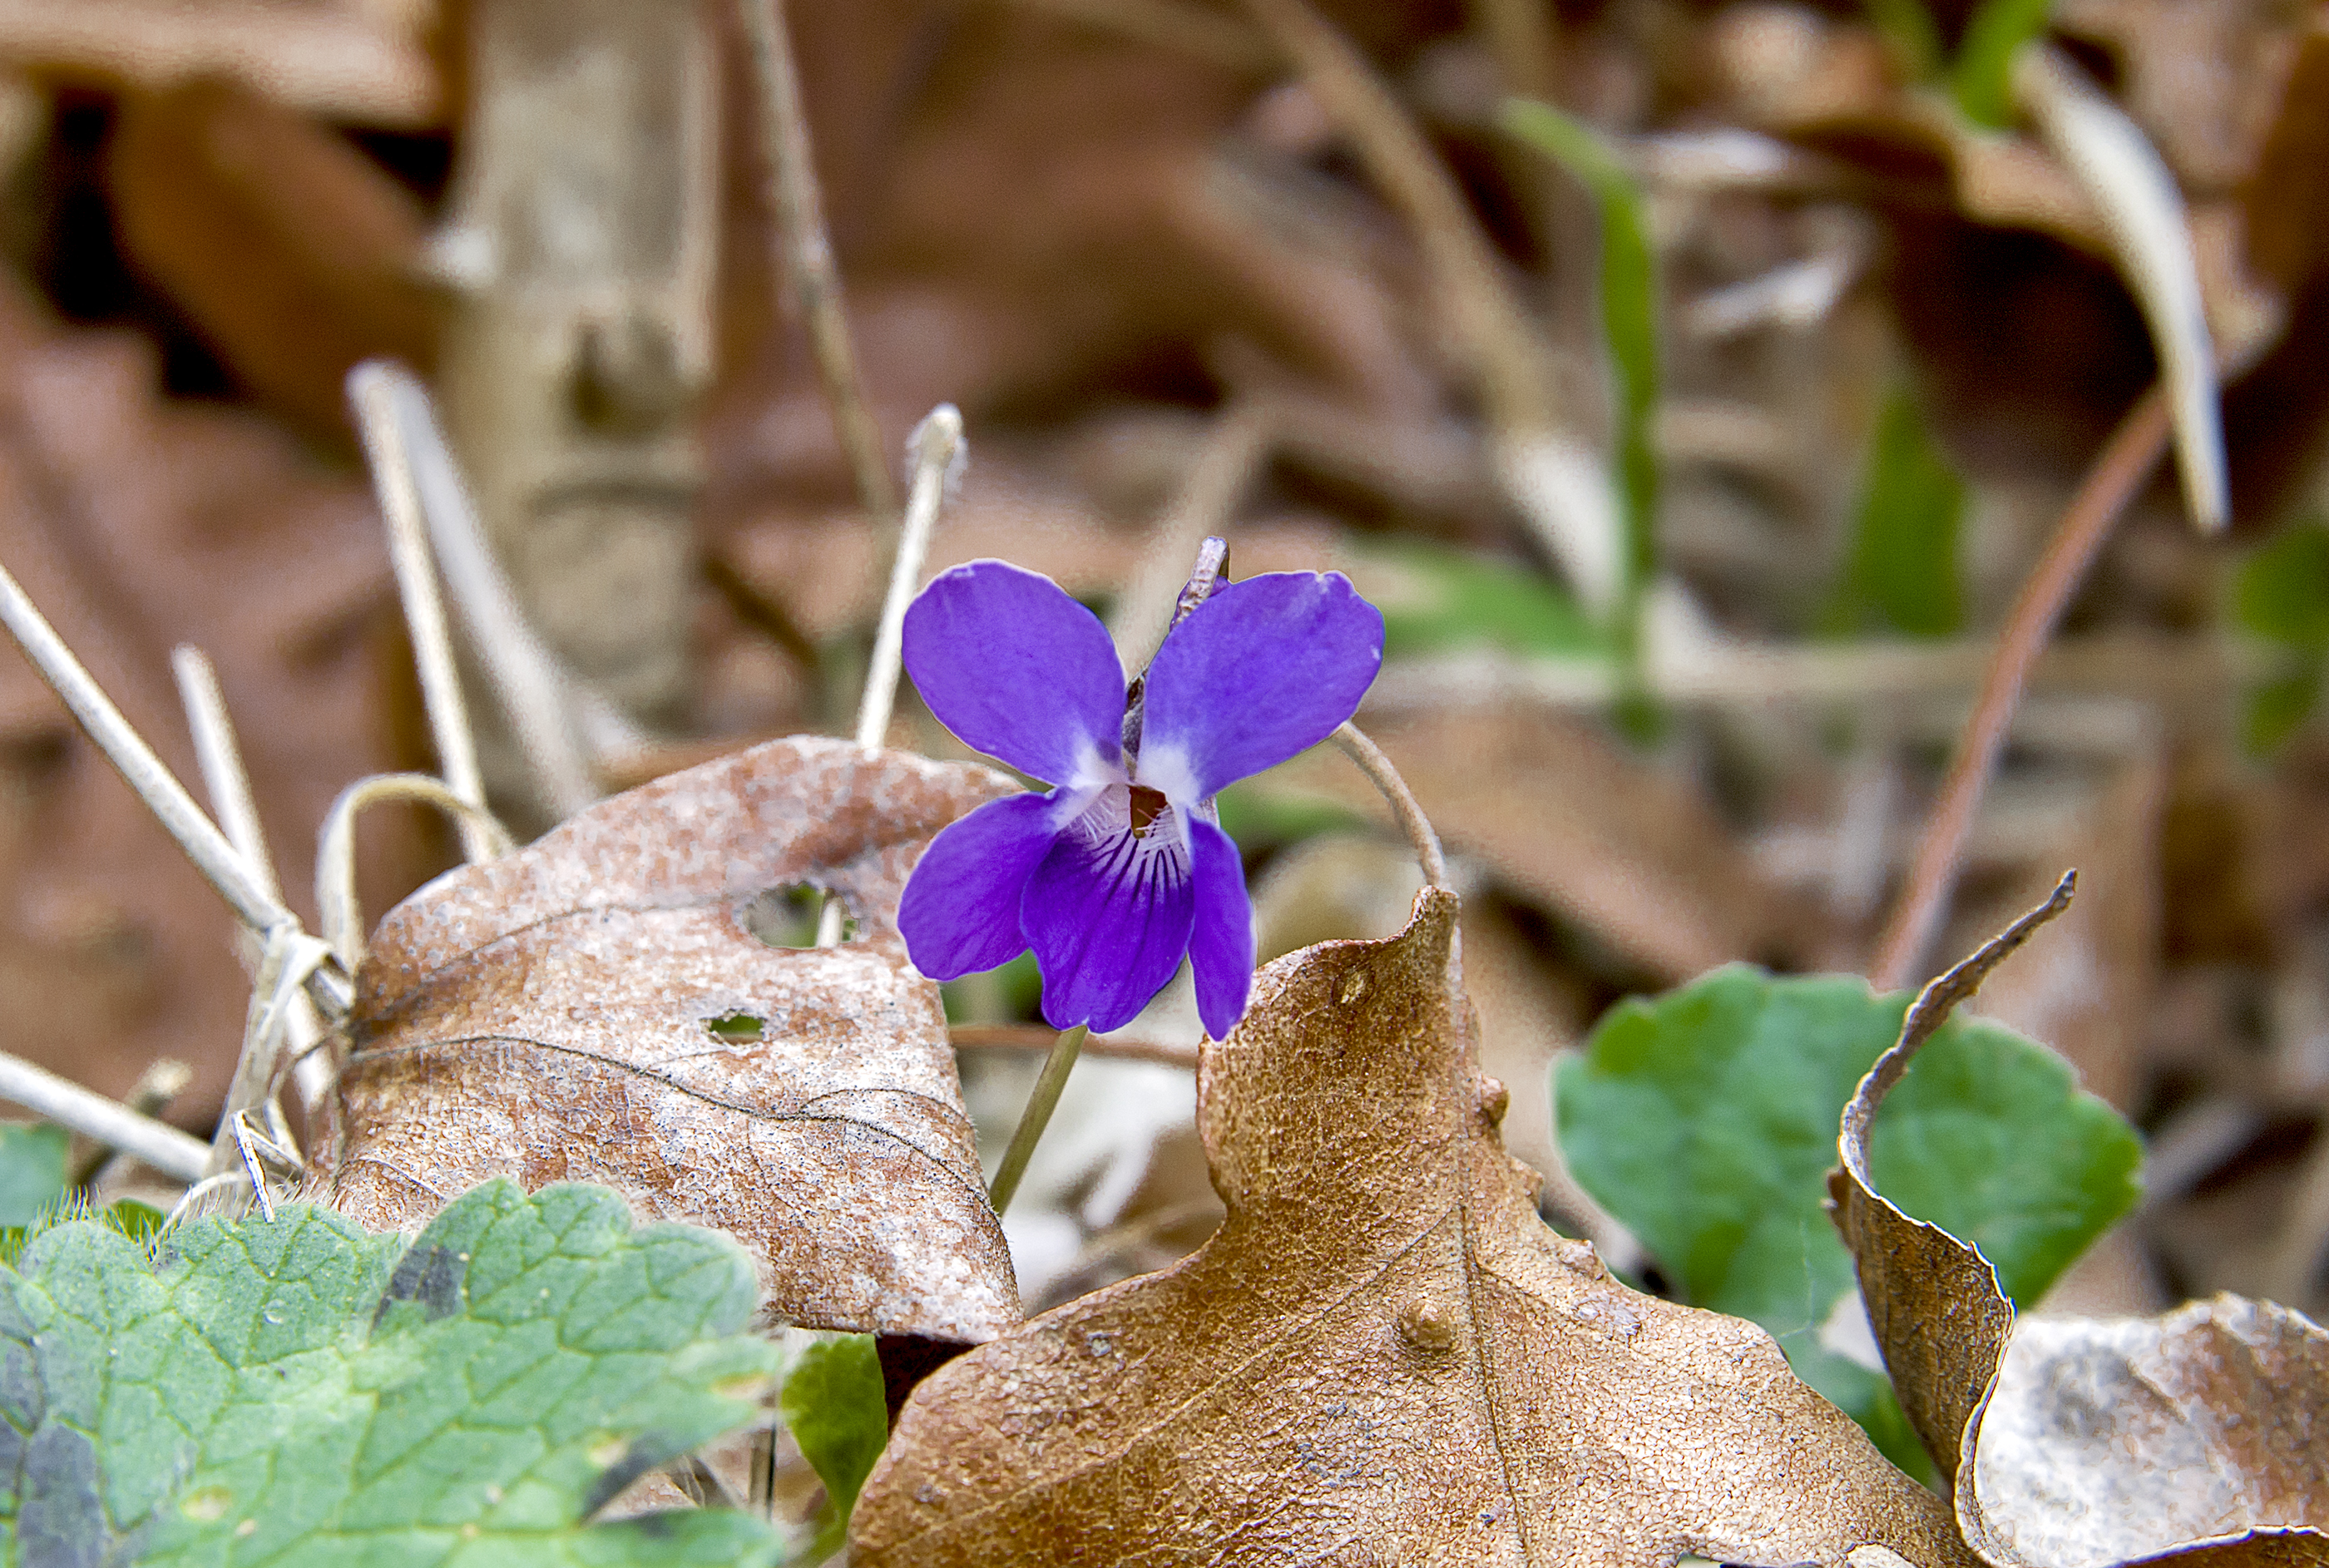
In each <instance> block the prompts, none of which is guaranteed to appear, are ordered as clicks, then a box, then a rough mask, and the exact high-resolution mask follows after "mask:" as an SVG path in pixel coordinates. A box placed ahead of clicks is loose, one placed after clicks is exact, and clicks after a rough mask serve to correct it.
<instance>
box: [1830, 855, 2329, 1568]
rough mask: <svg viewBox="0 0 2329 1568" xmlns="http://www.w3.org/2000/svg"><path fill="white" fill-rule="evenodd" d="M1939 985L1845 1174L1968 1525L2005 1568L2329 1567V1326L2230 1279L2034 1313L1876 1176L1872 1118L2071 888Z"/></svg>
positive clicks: (1857, 1122)
mask: <svg viewBox="0 0 2329 1568" xmlns="http://www.w3.org/2000/svg"><path fill="white" fill-rule="evenodd" d="M2068 902H2070V881H2069V879H2067V878H2066V879H2065V880H2064V882H2063V883H2062V884H2061V885H2060V887H2058V888H2057V889H2056V890H2055V893H2054V896H2053V897H2052V898H2051V899H2050V900H2049V901H2048V902H2046V903H2044V904H2042V905H2041V906H2040V907H2039V908H2038V909H2037V910H2035V911H2033V912H2032V913H2030V914H2028V915H2025V916H2023V918H2022V919H2021V920H2020V921H2016V922H2015V923H2014V924H2013V926H2011V927H2009V928H2008V929H2007V930H2006V931H2005V932H2004V934H2003V935H2002V936H2000V937H1998V938H1997V939H1995V940H1993V941H1991V942H1990V943H1989V944H1988V945H1986V946H1985V947H1984V948H1983V949H1981V950H1980V951H1979V952H1977V953H1975V955H1974V956H1973V957H1972V958H1970V959H1966V961H1965V962H1964V963H1962V964H1960V965H1958V966H1957V968H1954V969H1952V970H1950V971H1949V972H1948V973H1947V975H1944V976H1943V977H1941V978H1940V979H1938V980H1936V981H1935V982H1934V983H1933V984H1932V985H1931V986H1930V987H1928V988H1927V989H1926V991H1925V994H1924V995H1923V996H1921V997H1919V998H1918V1000H1917V1004H1916V1006H1914V1007H1912V1008H1910V1009H1909V1016H1908V1018H1907V1019H1906V1020H1905V1021H1904V1022H1903V1023H1902V1025H1901V1029H1900V1043H1899V1044H1896V1045H1894V1046H1893V1047H1892V1049H1891V1050H1890V1051H1888V1052H1886V1053H1884V1055H1883V1056H1881V1057H1880V1058H1879V1059H1878V1061H1877V1063H1876V1065H1875V1066H1874V1067H1872V1068H1871V1069H1870V1070H1869V1072H1868V1076H1867V1077H1866V1078H1864V1079H1862V1081H1861V1084H1860V1088H1859V1090H1858V1091H1857V1092H1856V1093H1854V1094H1853V1098H1852V1100H1851V1102H1850V1103H1849V1104H1848V1105H1846V1106H1845V1107H1844V1112H1843V1137H1842V1140H1841V1142H1842V1151H1843V1166H1842V1167H1841V1168H1839V1169H1837V1170H1834V1171H1832V1172H1830V1173H1829V1176H1828V1191H1829V1193H1830V1195H1832V1196H1833V1197H1834V1201H1835V1221H1836V1228H1837V1229H1838V1230H1840V1231H1842V1232H1843V1240H1844V1245H1845V1246H1847V1247H1848V1248H1850V1249H1851V1251H1852V1254H1853V1260H1854V1261H1855V1262H1856V1263H1857V1264H1858V1266H1859V1270H1860V1289H1861V1294H1862V1297H1863V1298H1864V1299H1866V1302H1867V1305H1868V1318H1869V1323H1870V1325H1871V1327H1872V1328H1873V1329H1874V1331H1875V1336H1876V1342H1877V1345H1878V1346H1879V1347H1880V1348H1881V1350H1882V1351H1883V1353H1884V1363H1885V1365H1886V1367H1887V1368H1888V1369H1890V1371H1891V1375H1892V1383H1893V1387H1894V1389H1895V1391H1896V1392H1897V1393H1899V1395H1900V1405H1901V1408H1902V1409H1903V1410H1904V1411H1906V1412H1908V1416H1909V1422H1910V1423H1911V1424H1912V1425H1913V1426H1915V1428H1916V1429H1917V1435H1918V1437H1919V1439H1920V1440H1923V1442H1924V1445H1925V1448H1926V1450H1927V1451H1928V1453H1930V1454H1931V1455H1932V1456H1933V1460H1934V1463H1935V1464H1936V1465H1937V1466H1938V1468H1939V1469H1940V1470H1941V1472H1942V1473H1943V1474H1944V1475H1946V1476H1948V1477H1950V1478H1952V1479H1953V1480H1954V1482H1955V1487H1954V1492H1955V1497H1956V1507H1957V1523H1958V1525H1959V1526H1960V1527H1961V1529H1962V1530H1963V1532H1964V1535H1965V1539H1966V1543H1967V1544H1970V1545H1971V1546H1972V1547H1973V1548H1974V1550H1975V1551H1976V1552H1977V1553H1979V1554H1980V1555H1981V1556H1982V1557H1983V1559H1985V1561H1987V1562H1989V1563H1993V1564H1995V1565H1996V1568H2116V1565H2117V1564H2123V1563H2133V1562H2135V1561H2136V1560H2137V1559H2143V1560H2146V1561H2161V1562H2174V1563H2194V1564H2197V1563H2208V1564H2216V1563H2224V1564H2238V1565H2240V1568H2248V1565H2249V1564H2257V1565H2264V1564H2270V1565H2273V1568H2282V1565H2295V1564H2321V1563H2329V1334H2324V1332H2323V1331H2322V1329H2321V1327H2319V1326H2318V1325H2317V1324H2315V1323H2314V1322H2312V1321H2311V1320H2310V1319H2308V1318H2305V1316H2304V1314H2302V1313H2300V1312H2295V1311H2291V1310H2290V1309H2288V1308H2285V1307H2279V1306H2276V1305H2274V1304H2273V1303H2271V1302H2268V1301H2248V1300H2244V1299H2240V1298H2239V1297H2237V1296H2230V1295H2225V1296H2219V1297H2217V1298H2216V1299H2214V1300H2212V1301H2205V1302H2193V1303H2192V1304H2191V1305H2189V1306H2186V1307H2184V1308H2181V1309H2179V1310H2177V1311H2175V1312H2171V1313H2169V1314H2167V1315H2166V1316H2164V1317H2163V1318H2032V1319H2031V1320H2030V1321H2029V1322H2027V1323H2025V1324H2022V1325H2020V1326H2018V1327H2017V1325H2016V1323H2015V1321H2014V1315H2013V1304H2012V1303H2010V1302H2009V1301H2007V1300H2006V1299H2005V1297H2004V1294H2003V1293H2002V1292H2001V1291H2000V1290H1999V1289H1998V1288H1997V1277H1996V1275H1995V1274H1994V1272H1992V1270H1991V1269H1990V1266H1989V1264H1988V1262H1987V1261H1985V1259H1984V1258H1983V1257H1982V1255H1981V1254H1980V1253H1979V1252H1975V1250H1974V1249H1973V1248H1972V1247H1969V1246H1967V1245H1966V1243H1965V1242H1960V1241H1958V1240H1957V1238H1956V1237H1954V1236H1952V1235H1950V1234H1949V1233H1947V1232H1946V1231H1943V1230H1941V1229H1940V1228H1939V1227H1938V1226H1936V1225H1930V1224H1927V1223H1924V1222H1923V1221H1921V1220H1912V1219H1910V1218H1909V1217H1908V1216H1907V1215H1906V1214H1902V1213H1901V1212H1900V1210H1899V1209H1897V1208H1895V1207H1894V1206H1893V1205H1892V1204H1891V1203H1889V1202H1888V1201H1886V1200H1885V1199H1884V1198H1882V1197H1881V1196H1879V1195H1877V1193H1876V1192H1875V1190H1874V1188H1873V1187H1872V1185H1871V1183H1870V1180H1869V1174H1868V1173H1869V1167H1868V1129H1869V1128H1870V1127H1871V1126H1872V1124H1873V1122H1874V1120H1875V1116H1876V1108H1877V1107H1878V1105H1880V1104H1881V1103H1882V1101H1883V1099H1884V1096H1885V1094H1886V1093H1887V1092H1888V1091H1890V1090H1891V1088H1892V1086H1893V1085H1894V1084H1896V1083H1898V1082H1900V1078H1901V1075H1902V1074H1903V1073H1905V1072H1907V1071H1908V1067H1909V1060H1910V1059H1911V1058H1912V1057H1914V1056H1915V1055H1916V1053H1917V1052H1918V1051H1919V1049H1920V1048H1922V1046H1923V1045H1924V1044H1925V1043H1926V1042H1927V1041H1928V1040H1929V1039H1931V1038H1932V1036H1933V1034H1934V1033H1935V1032H1936V1031H1937V1030H1938V1029H1939V1027H1940V1026H1941V1025H1942V1023H1943V1022H1944V1021H1945V1020H1946V1019H1947V1017H1948V1015H1949V1012H1950V1010H1951V1009H1952V1008H1953V1007H1955V1006H1957V1004H1958V1003H1960V1002H1962V1001H1964V1000H1965V999H1966V997H1970V996H1972V995H1973V993H1974V991H1975V988H1976V987H1978V986H1979V985H1980V984H1981V981H1982V978H1983V977H1984V976H1985V975H1986V974H1987V973H1988V972H1989V971H1990V970H1991V969H1992V968H1994V967H1995V966H1996V965H1997V964H1998V963H1999V962H2000V961H2001V960H2003V959H2004V958H2005V957H2006V955H2008V954H2009V953H2011V952H2013V949H2015V948H2017V947H2019V946H2020V945H2021V944H2022V943H2023V941H2026V940H2028V939H2029V937H2030V934H2031V933H2032V931H2034V930H2037V928H2038V927H2039V926H2041V925H2042V924H2043V923H2044V922H2045V921H2047V920H2048V919H2050V918H2051V917H2052V916H2053V915H2055V914H2057V913H2059V912H2060V911H2061V910H2062V908H2063V907H2064V906H2065V905H2066V904H2067V903H2068Z"/></svg>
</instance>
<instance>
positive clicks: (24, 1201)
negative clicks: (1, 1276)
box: [0, 1121, 72, 1225]
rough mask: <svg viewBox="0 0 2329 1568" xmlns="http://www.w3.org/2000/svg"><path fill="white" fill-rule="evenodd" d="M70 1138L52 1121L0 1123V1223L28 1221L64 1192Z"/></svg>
mask: <svg viewBox="0 0 2329 1568" xmlns="http://www.w3.org/2000/svg"><path fill="white" fill-rule="evenodd" d="M71 1141H72V1135H71V1133H68V1132H67V1131H66V1130H65V1129H63V1128H61V1127H59V1126H57V1125H56V1124H55V1123H53V1122H47V1121H35V1122H32V1123H30V1124H25V1123H20V1122H9V1123H5V1124H0V1225H29V1224H31V1223H33V1221H34V1220H35V1219H38V1218H39V1217H40V1214H41V1211H42V1210H43V1209H46V1208H51V1207H53V1206H54V1205H55V1204H58V1203H59V1202H61V1200H62V1199H63V1198H64V1197H65V1196H66V1195H67V1194H68V1193H69V1192H70V1190H71V1188H70V1186H69V1185H68V1183H67V1177H66V1174H65V1158H66V1155H67V1152H68V1146H70V1144H71Z"/></svg>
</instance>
